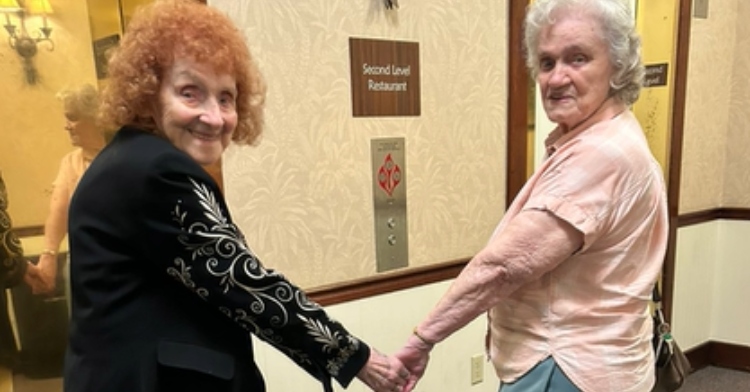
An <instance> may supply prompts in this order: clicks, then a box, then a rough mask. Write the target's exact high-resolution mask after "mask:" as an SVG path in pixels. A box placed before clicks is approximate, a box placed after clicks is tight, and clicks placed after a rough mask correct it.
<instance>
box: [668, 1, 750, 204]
mask: <svg viewBox="0 0 750 392" xmlns="http://www.w3.org/2000/svg"><path fill="white" fill-rule="evenodd" d="M709 6H710V8H709V16H708V19H697V18H693V19H692V31H691V35H690V63H689V66H688V84H687V103H686V114H685V135H684V146H683V153H682V164H683V166H682V188H681V198H680V213H681V214H684V213H688V212H695V211H700V210H705V209H711V208H717V207H738V208H749V207H750V155H748V154H747V152H746V151H747V146H750V132H748V127H750V78H748V70H750V25H748V24H747V23H746V21H747V19H748V18H749V17H750V3H748V2H746V1H739V0H715V1H712V2H710V3H709Z"/></svg>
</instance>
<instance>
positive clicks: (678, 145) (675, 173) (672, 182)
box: [662, 0, 692, 320]
mask: <svg viewBox="0 0 750 392" xmlns="http://www.w3.org/2000/svg"><path fill="white" fill-rule="evenodd" d="M691 5H692V4H691V0H679V8H680V9H679V11H678V17H677V48H676V53H675V66H674V84H673V85H674V100H673V101H672V102H673V104H672V121H671V123H672V130H671V132H670V146H669V168H668V174H667V203H668V205H669V240H668V243H667V254H666V255H665V258H664V267H663V268H662V294H663V295H664V298H663V300H662V303H663V306H664V316H665V317H666V318H667V320H671V319H672V298H673V296H672V292H673V290H674V270H675V248H676V246H677V220H678V214H679V204H680V180H681V178H682V139H683V130H684V127H685V97H686V95H685V92H686V87H687V69H688V54H689V49H690V21H691V19H692V15H691V14H690V10H691Z"/></svg>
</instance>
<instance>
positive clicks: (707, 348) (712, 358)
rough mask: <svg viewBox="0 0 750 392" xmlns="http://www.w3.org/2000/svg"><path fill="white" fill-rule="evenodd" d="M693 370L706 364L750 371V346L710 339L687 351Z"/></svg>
mask: <svg viewBox="0 0 750 392" xmlns="http://www.w3.org/2000/svg"><path fill="white" fill-rule="evenodd" d="M685 355H686V356H687V357H688V359H689V360H690V365H692V368H693V371H696V370H699V369H702V368H704V367H706V366H717V367H722V368H727V369H735V370H742V371H746V372H750V347H749V346H741V345H738V344H731V343H723V342H715V341H708V342H706V343H703V344H701V345H700V346H697V347H693V348H691V349H690V350H686V351H685Z"/></svg>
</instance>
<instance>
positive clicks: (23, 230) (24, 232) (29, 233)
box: [13, 225, 44, 238]
mask: <svg viewBox="0 0 750 392" xmlns="http://www.w3.org/2000/svg"><path fill="white" fill-rule="evenodd" d="M13 232H14V233H15V234H16V235H17V236H18V237H19V238H24V237H36V236H40V235H44V226H41V225H40V226H23V227H14V228H13Z"/></svg>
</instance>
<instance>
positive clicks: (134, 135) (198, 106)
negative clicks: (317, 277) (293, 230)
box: [64, 0, 409, 392]
mask: <svg viewBox="0 0 750 392" xmlns="http://www.w3.org/2000/svg"><path fill="white" fill-rule="evenodd" d="M108 70H109V81H108V84H107V86H106V89H105V91H104V92H103V95H102V113H101V117H102V119H103V120H105V123H106V124H108V125H111V126H114V127H117V128H119V131H118V132H117V134H116V135H115V136H114V138H113V140H112V141H111V143H110V144H109V145H108V146H107V147H106V148H105V149H104V150H102V151H101V153H100V154H99V155H98V157H97V158H96V159H95V160H94V162H92V164H91V166H90V167H89V169H88V170H87V172H86V173H85V175H84V177H83V178H82V179H81V181H80V183H79V185H78V188H77V190H76V193H75V195H74V196H73V200H72V203H71V207H70V230H69V232H70V234H69V237H70V252H71V288H72V310H71V332H70V341H69V345H68V352H67V354H66V358H65V377H64V378H65V380H64V384H65V391H66V392H100V391H107V392H120V391H122V392H156V391H159V392H175V391H179V392H189V391H212V392H217V391H227V392H229V391H237V392H239V391H247V392H250V391H252V392H259V391H265V385H264V382H263V377H262V376H261V374H260V371H259V370H258V367H257V366H256V364H255V361H254V358H253V349H252V340H251V336H252V335H255V336H256V337H258V338H260V339H262V340H264V341H265V342H267V343H269V344H271V345H273V346H274V347H275V348H277V349H278V350H280V351H281V352H283V353H284V354H286V355H287V356H288V357H289V358H291V359H292V360H293V361H294V362H296V363H297V364H298V365H299V366H300V367H302V368H303V369H304V370H306V371H307V372H308V373H309V374H310V375H312V376H313V377H315V378H317V379H319V380H320V381H321V382H322V383H323V387H324V389H325V390H326V391H332V387H331V378H334V379H336V381H338V383H340V384H341V385H342V386H344V387H346V386H348V384H349V383H350V382H351V380H352V379H353V378H354V377H358V378H359V379H360V380H361V381H362V382H364V383H365V384H367V385H368V386H369V387H370V388H372V389H374V390H377V391H399V390H402V388H403V386H404V384H405V383H406V379H407V378H408V376H409V374H408V372H407V371H406V369H405V368H404V367H403V365H402V364H401V363H400V362H399V361H398V360H396V359H394V358H392V357H387V356H384V355H382V354H380V353H378V352H377V351H375V350H374V349H372V350H371V349H370V348H369V347H368V346H367V345H366V344H365V343H364V342H363V341H361V340H360V339H358V338H356V337H355V336H353V335H352V334H350V333H349V332H348V331H347V330H346V329H345V328H344V327H343V326H342V325H341V324H340V323H338V322H336V321H334V320H333V319H331V318H330V317H329V316H328V315H327V314H326V312H325V310H324V309H322V308H321V307H320V306H319V305H318V304H316V303H314V302H312V301H311V300H310V299H308V298H307V296H306V295H305V293H304V292H303V291H302V290H300V289H299V288H298V287H297V286H295V285H294V284H293V283H291V282H289V281H288V280H287V279H286V278H285V277H284V276H282V275H281V274H279V273H277V272H275V271H273V270H271V269H267V268H266V267H264V265H263V264H262V263H261V262H260V261H259V260H258V258H257V256H256V255H255V254H253V253H252V252H251V250H250V248H249V247H248V246H247V244H246V243H245V241H244V238H243V236H242V234H241V233H240V231H239V230H238V228H237V226H235V224H234V223H233V222H232V218H231V216H230V215H229V211H228V209H227V205H226V202H225V200H224V198H223V196H222V194H221V192H220V189H219V187H218V185H217V184H216V182H215V181H214V180H213V179H212V178H211V177H210V176H209V175H208V174H207V173H206V172H205V171H204V170H203V169H202V167H201V166H202V165H210V164H213V163H215V162H217V161H218V160H219V159H220V157H221V155H222V153H223V152H224V150H225V149H226V148H227V146H228V145H229V143H230V142H232V141H234V142H236V143H244V144H252V143H253V142H255V141H256V140H257V138H258V136H259V135H260V134H261V129H262V124H263V104H264V97H265V86H264V84H263V81H262V78H261V75H260V73H259V71H258V69H257V67H256V65H255V64H254V62H253V60H252V58H251V56H250V53H249V51H248V48H247V45H246V43H245V41H244V39H243V37H242V35H241V33H240V32H239V31H238V30H237V29H236V27H235V26H234V25H233V24H232V22H231V21H230V20H229V19H228V18H227V17H226V16H225V15H223V14H222V13H220V12H218V11H217V10H215V9H212V8H210V7H208V6H205V5H202V4H199V3H197V2H194V1H178V0H164V1H157V2H154V3H152V4H150V5H148V6H145V7H143V8H140V9H139V10H138V11H137V12H136V14H135V15H134V16H133V18H132V20H131V22H130V24H129V26H128V29H127V31H126V33H125V35H124V37H123V40H122V42H121V44H120V46H119V48H118V49H117V50H116V51H115V53H114V54H113V57H112V58H111V60H110V63H109V68H108Z"/></svg>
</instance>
